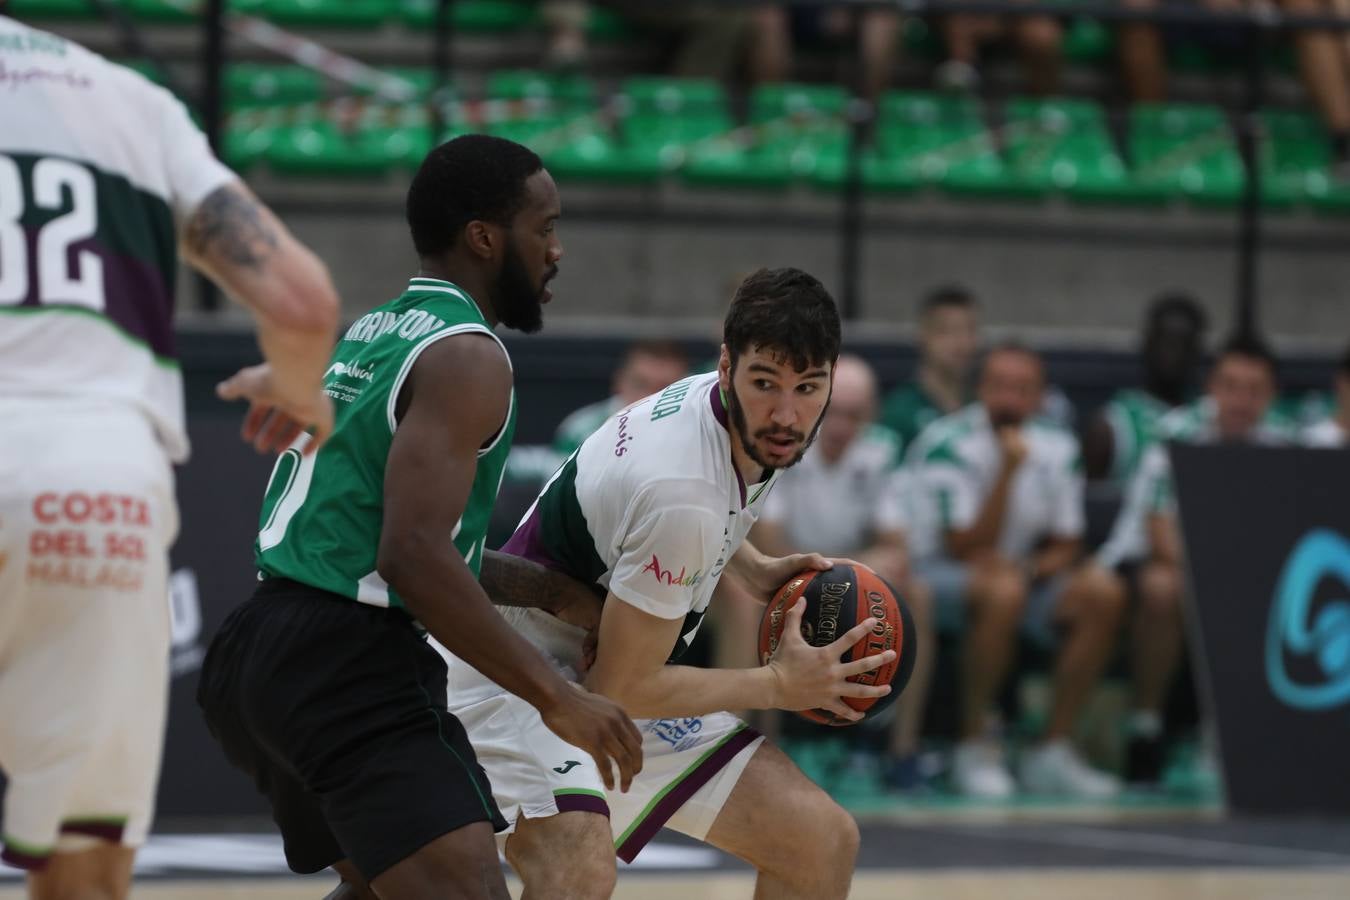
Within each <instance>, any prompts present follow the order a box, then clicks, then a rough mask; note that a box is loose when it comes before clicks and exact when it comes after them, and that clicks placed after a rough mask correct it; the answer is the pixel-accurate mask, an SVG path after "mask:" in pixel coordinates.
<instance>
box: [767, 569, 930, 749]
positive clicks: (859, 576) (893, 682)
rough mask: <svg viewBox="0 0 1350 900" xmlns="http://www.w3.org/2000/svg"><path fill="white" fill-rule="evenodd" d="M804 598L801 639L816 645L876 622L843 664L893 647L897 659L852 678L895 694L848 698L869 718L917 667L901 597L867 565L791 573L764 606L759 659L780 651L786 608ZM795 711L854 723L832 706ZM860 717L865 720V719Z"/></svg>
mask: <svg viewBox="0 0 1350 900" xmlns="http://www.w3.org/2000/svg"><path fill="white" fill-rule="evenodd" d="M800 597H805V598H806V610H805V612H804V613H803V614H802V639H803V640H805V641H806V643H808V644H810V645H811V646H812V647H824V646H826V645H827V644H831V643H833V642H834V641H835V640H837V639H838V638H839V637H841V636H842V635H844V634H847V633H848V631H849V629H851V628H852V627H853V626H855V625H857V624H858V623H859V622H861V621H863V620H864V619H867V618H873V619H876V620H877V624H876V627H874V628H873V629H872V630H871V631H870V632H868V633H867V634H866V635H865V636H864V637H863V639H862V640H860V641H858V643H856V644H854V645H853V646H852V647H850V648H849V649H848V650H847V651H846V652H845V653H844V655H843V657H842V660H843V661H844V662H851V661H853V660H855V659H862V658H864V657H867V656H876V655H877V654H878V653H885V652H886V651H887V650H894V651H895V652H896V658H895V659H894V660H893V661H891V662H890V663H888V664H886V665H884V666H879V667H877V668H875V669H872V670H871V671H869V672H863V673H862V674H861V675H852V676H850V677H849V679H848V680H849V681H852V682H856V683H858V684H867V685H879V684H889V685H890V686H891V692H890V693H889V694H887V695H886V696H884V697H875V698H873V697H845V698H843V699H844V702H845V703H847V704H848V705H849V706H851V707H853V708H854V709H856V710H858V711H859V712H861V713H863V718H871V717H873V716H875V715H877V714H878V713H880V712H881V711H882V710H883V709H885V708H886V707H888V706H890V705H891V704H892V703H893V702H895V698H896V697H898V696H900V692H901V691H902V690H904V689H905V685H906V684H908V683H909V676H910V673H912V672H913V671H914V655H915V652H916V647H915V635H914V620H913V619H912V618H911V617H910V614H909V610H908V609H906V608H905V606H904V604H902V603H901V602H900V599H899V595H898V594H896V592H895V590H894V589H893V588H892V587H891V586H890V585H889V584H887V583H886V581H885V579H883V578H882V577H881V576H880V575H878V574H877V573H876V572H873V571H872V570H871V569H869V568H868V567H867V566H864V565H856V566H850V565H842V564H836V565H835V567H834V568H832V569H829V570H828V571H825V572H818V571H816V570H814V569H808V570H807V571H805V572H802V573H801V574H799V575H796V576H795V577H793V578H792V579H791V580H790V581H788V583H787V584H785V585H783V586H782V587H781V588H779V589H778V592H777V593H776V594H774V597H773V599H772V600H771V601H769V605H768V607H767V608H766V609H765V610H764V617H763V618H762V619H761V620H760V623H759V661H760V664H761V665H763V664H766V663H768V661H769V658H770V657H772V656H773V654H774V651H776V650H777V649H778V642H779V640H781V639H782V636H783V622H784V621H785V620H786V618H787V613H788V610H790V609H792V607H793V606H794V605H796V603H797V600H798V598H800ZM797 715H799V716H802V717H803V718H806V719H810V720H811V721H812V722H819V723H820V724H822V725H852V724H853V723H852V722H850V721H848V720H847V719H841V718H840V717H839V716H837V715H835V714H834V713H832V712H830V711H829V710H828V709H803V710H798V711H797ZM859 721H862V720H861V719H860V720H859Z"/></svg>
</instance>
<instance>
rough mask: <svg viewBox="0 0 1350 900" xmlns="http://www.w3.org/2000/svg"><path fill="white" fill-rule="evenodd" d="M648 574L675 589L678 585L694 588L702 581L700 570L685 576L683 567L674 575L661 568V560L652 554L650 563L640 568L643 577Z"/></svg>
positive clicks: (671, 571)
mask: <svg viewBox="0 0 1350 900" xmlns="http://www.w3.org/2000/svg"><path fill="white" fill-rule="evenodd" d="M648 572H651V573H652V577H653V578H655V579H656V580H657V581H659V582H661V583H662V584H665V585H669V586H671V587H675V586H676V585H678V586H680V587H688V588H691V587H694V586H696V585H697V584H698V583H699V582H700V581H702V580H703V570H702V569H699V570H698V571H696V572H694V573H693V574H692V575H690V574H686V572H685V569H684V566H680V574H679V575H676V574H675V571H674V570H673V569H665V568H662V567H661V560H659V559H657V558H656V554H655V553H653V554H652V561H651V562H649V563H647V564H646V565H645V566H643V567H642V574H643V575H646V574H647V573H648Z"/></svg>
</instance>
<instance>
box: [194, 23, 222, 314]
mask: <svg viewBox="0 0 1350 900" xmlns="http://www.w3.org/2000/svg"><path fill="white" fill-rule="evenodd" d="M224 19H225V0H206V6H205V8H204V9H203V12H202V37H203V42H204V44H205V47H204V48H203V53H202V88H201V106H200V108H199V110H198V112H199V113H200V114H201V117H202V129H203V130H204V131H205V132H206V139H207V141H209V142H210V144H211V149H212V150H214V151H215V152H216V155H217V156H219V155H220V148H221V143H222V141H221V136H222V127H221V126H222V122H221V120H222V118H223V103H222V102H221V89H220V83H221V77H222V75H223V74H224V69H225V22H224ZM197 305H198V306H199V307H201V308H202V309H204V310H215V309H218V308H220V292H219V291H217V290H216V286H215V285H214V284H213V283H212V282H211V280H210V279H209V278H206V277H204V276H201V275H198V276H197Z"/></svg>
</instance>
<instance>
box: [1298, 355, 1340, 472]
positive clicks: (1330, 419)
mask: <svg viewBox="0 0 1350 900" xmlns="http://www.w3.org/2000/svg"><path fill="white" fill-rule="evenodd" d="M1335 388H1336V409H1335V412H1333V413H1332V414H1331V415H1328V416H1327V417H1326V418H1324V419H1322V420H1321V421H1320V422H1316V423H1314V424H1312V425H1309V426H1307V427H1306V428H1305V429H1304V430H1303V443H1305V444H1307V445H1308V446H1309V447H1350V348H1347V349H1346V351H1345V355H1344V356H1342V357H1341V361H1340V363H1339V364H1338V365H1337V366H1336V378H1335Z"/></svg>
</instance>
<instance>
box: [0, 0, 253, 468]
mask: <svg viewBox="0 0 1350 900" xmlns="http://www.w3.org/2000/svg"><path fill="white" fill-rule="evenodd" d="M233 178H234V175H233V174H232V173H231V172H230V170H229V169H227V168H226V167H225V166H224V165H222V164H221V163H220V162H219V161H217V160H216V159H215V157H214V156H213V155H212V154H211V150H210V148H209V147H208V146H207V143H206V139H205V138H204V137H203V136H202V134H201V132H200V131H199V130H198V129H197V128H196V126H195V125H193V123H192V120H191V119H190V118H189V117H188V114H187V111H186V110H185V109H184V108H183V105H182V104H181V103H179V102H178V101H177V100H175V99H174V98H173V96H172V95H171V94H169V93H168V92H167V91H165V90H164V89H163V88H160V87H157V86H155V85H154V84H152V83H150V82H149V81H147V80H146V79H145V78H143V77H142V76H140V75H139V74H137V73H135V72H133V71H131V70H130V69H126V68H124V67H122V66H117V65H114V64H112V63H110V62H108V61H107V60H105V59H103V58H102V57H100V56H98V55H96V54H94V53H91V52H89V51H88V50H85V49H84V48H83V47H80V46H78V45H76V44H73V43H71V42H69V41H67V40H65V39H63V38H60V37H57V36H55V35H52V34H48V33H46V32H42V31H38V30H36V29H33V28H28V27H26V26H24V25H21V24H19V23H18V22H16V21H14V20H13V19H9V18H6V17H4V16H0V360H3V361H4V363H3V365H0V394H5V395H8V396H17V397H23V396H28V397H33V398H41V399H44V400H50V401H51V402H52V403H53V404H56V403H60V402H62V401H63V400H70V399H78V400H84V401H87V400H90V399H95V400H107V401H111V402H115V403H119V404H125V405H129V406H131V407H133V408H135V409H137V410H139V411H140V412H142V413H143V414H144V415H145V416H147V417H148V418H149V419H150V421H151V422H152V423H153V424H154V426H155V430H156V433H157V434H158V435H159V439H160V441H161V443H162V444H163V445H164V448H165V450H166V452H167V453H168V454H169V456H170V457H171V458H172V459H173V460H175V461H182V460H183V459H186V457H187V452H188V444H187V434H186V430H185V428H184V422H183V418H184V415H183V387H182V377H181V375H180V373H179V369H178V363H177V360H176V357H175V353H174V333H173V306H174V297H173V292H174V282H175V279H176V271H177V247H178V234H179V230H180V228H181V226H182V224H183V222H184V221H186V219H187V218H188V217H189V216H190V215H191V214H192V212H193V211H195V209H196V207H197V205H198V204H199V203H200V202H201V200H202V199H203V198H204V197H206V195H207V194H209V193H210V192H212V191H214V190H215V189H217V188H219V187H220V186H222V185H224V184H225V183H227V182H229V181H230V180H232V179H233Z"/></svg>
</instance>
